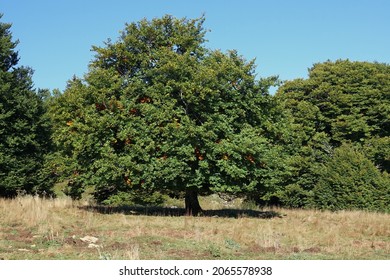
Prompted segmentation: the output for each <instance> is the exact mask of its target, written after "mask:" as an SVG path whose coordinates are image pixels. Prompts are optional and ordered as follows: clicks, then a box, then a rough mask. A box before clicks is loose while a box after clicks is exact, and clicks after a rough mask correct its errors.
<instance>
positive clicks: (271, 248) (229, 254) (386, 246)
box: [0, 197, 390, 259]
mask: <svg viewBox="0 0 390 280" xmlns="http://www.w3.org/2000/svg"><path fill="white" fill-rule="evenodd" d="M201 203H202V205H203V207H204V208H205V209H211V210H216V211H214V212H209V213H211V214H209V215H206V216H203V217H185V216H180V215H168V214H167V213H168V212H164V211H162V212H161V215H160V214H159V213H158V212H150V211H149V212H148V211H147V209H143V210H142V211H144V212H142V211H140V210H139V209H127V210H126V211H125V210H123V211H121V209H115V211H105V212H104V211H100V210H99V208H94V207H87V205H86V204H83V203H81V202H78V203H76V202H73V201H71V200H70V199H68V198H66V197H62V198H58V199H52V200H48V199H41V198H38V197H20V198H17V199H14V200H0V259H390V215H389V214H379V213H368V212H358V211H354V212H347V211H343V212H336V213H332V212H324V211H313V210H286V209H276V210H275V209H273V211H275V212H276V213H277V214H278V215H269V216H266V217H268V218H259V217H264V215H263V214H264V213H274V212H271V211H269V212H264V209H263V210H262V211H263V212H260V211H259V210H258V209H257V211H255V210H253V211H252V212H250V213H252V214H253V213H258V214H259V217H255V216H256V215H246V214H245V213H246V212H240V211H238V210H225V212H223V211H219V210H217V209H221V208H235V209H239V208H240V207H241V201H232V202H231V203H230V204H226V203H223V201H220V200H218V199H216V197H209V198H204V199H202V201H201ZM176 206H177V207H180V202H176ZM111 210H112V209H111ZM118 210H119V211H118ZM232 212H233V213H236V214H237V213H238V214H237V215H236V218H231V217H230V215H224V213H232ZM175 213H179V212H175ZM144 214H148V215H144ZM215 214H217V215H215ZM218 214H219V215H218ZM221 214H222V215H221ZM85 236H93V237H97V238H98V241H97V242H95V243H93V242H84V241H82V240H81V239H80V238H82V237H85Z"/></svg>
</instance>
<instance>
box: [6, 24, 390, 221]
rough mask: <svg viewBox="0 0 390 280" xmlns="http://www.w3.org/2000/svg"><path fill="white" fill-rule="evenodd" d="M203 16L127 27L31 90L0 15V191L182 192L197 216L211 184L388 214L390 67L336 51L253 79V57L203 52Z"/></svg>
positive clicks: (256, 196) (264, 202)
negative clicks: (62, 81) (303, 68)
mask: <svg viewBox="0 0 390 280" xmlns="http://www.w3.org/2000/svg"><path fill="white" fill-rule="evenodd" d="M0 21H1V17H0ZM204 21H205V18H204V17H200V18H198V19H187V18H182V19H178V18H175V17H172V16H164V17H162V18H154V19H152V20H147V19H143V20H141V21H139V22H134V23H129V24H126V25H125V27H124V30H123V31H122V32H121V36H120V37H119V38H118V39H117V40H116V41H111V40H108V41H106V42H105V43H104V46H93V47H92V50H93V52H94V59H93V60H92V61H91V62H90V64H89V68H88V69H89V70H88V73H86V74H85V75H84V76H83V77H70V79H69V81H68V83H67V87H66V89H65V90H64V91H60V90H53V91H49V90H47V89H35V88H34V84H33V79H32V75H33V70H32V68H30V67H27V66H20V65H19V63H18V61H19V55H18V52H17V50H16V48H17V45H18V40H15V39H14V38H13V37H12V30H11V28H12V25H11V24H10V23H3V22H0V197H4V198H14V197H17V196H20V195H25V194H31V195H39V196H42V197H55V196H56V186H58V185H59V184H61V185H62V186H63V189H62V191H63V192H64V193H65V194H66V195H68V196H70V197H71V198H72V199H80V198H82V197H83V196H84V195H85V194H86V193H88V194H89V195H91V196H92V197H93V198H94V201H95V202H96V203H97V204H99V205H113V206H118V205H119V206H120V205H159V204H161V203H162V202H163V201H164V199H166V198H167V197H175V198H180V199H183V200H184V201H185V208H186V213H187V215H195V216H196V215H198V214H200V213H201V212H202V207H201V205H200V203H199V200H198V197H199V196H204V195H210V194H213V193H217V194H219V195H220V196H221V197H227V198H228V199H230V198H232V197H241V198H243V199H245V200H246V201H251V202H253V203H256V205H259V206H280V207H286V208H308V209H324V210H332V211H337V210H344V209H347V210H368V211H378V212H390V175H389V172H390V65H389V64H386V63H380V62H365V61H350V60H345V59H343V60H342V59H340V60H336V61H324V62H320V63H315V64H313V65H312V66H310V68H309V69H308V77H307V78H305V79H303V78H297V79H294V80H289V81H282V80H280V79H279V78H278V77H277V76H273V77H265V78H257V75H256V72H255V69H256V64H255V60H249V59H246V58H245V57H243V56H242V55H240V54H239V51H237V50H231V51H227V52H222V51H220V50H212V49H209V48H207V46H206V40H205V34H206V29H205V27H204ZM31 67H33V65H31ZM271 87H277V91H276V93H275V94H271V93H270V88H271Z"/></svg>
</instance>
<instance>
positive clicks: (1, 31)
mask: <svg viewBox="0 0 390 280" xmlns="http://www.w3.org/2000/svg"><path fill="white" fill-rule="evenodd" d="M0 18H1V16H0ZM10 27H11V25H10V24H5V23H0V196H6V197H13V196H15V195H17V194H18V193H32V194H35V193H38V194H44V193H46V194H49V193H50V187H51V185H52V183H53V181H52V180H51V179H50V178H49V177H50V173H49V172H47V171H46V170H47V169H46V168H45V166H44V162H45V155H46V153H47V152H48V150H49V147H50V143H49V123H48V119H47V118H46V117H45V106H44V103H43V100H42V98H43V94H38V93H37V92H36V91H35V90H33V84H32V80H31V75H32V70H31V69H30V68H26V67H17V66H16V65H17V63H18V60H19V58H18V53H17V52H16V51H15V47H16V46H17V41H12V35H11V32H10ZM41 93H43V92H41Z"/></svg>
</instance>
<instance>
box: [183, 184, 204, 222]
mask: <svg viewBox="0 0 390 280" xmlns="http://www.w3.org/2000/svg"><path fill="white" fill-rule="evenodd" d="M185 206H186V215H187V216H198V214H199V213H200V212H202V208H201V207H200V204H199V200H198V190H196V189H195V190H194V189H187V190H186V196H185Z"/></svg>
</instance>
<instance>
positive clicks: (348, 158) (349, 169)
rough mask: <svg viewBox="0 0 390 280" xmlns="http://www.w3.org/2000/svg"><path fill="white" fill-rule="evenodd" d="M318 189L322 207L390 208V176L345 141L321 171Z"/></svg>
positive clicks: (317, 200) (316, 199) (317, 203)
mask: <svg viewBox="0 0 390 280" xmlns="http://www.w3.org/2000/svg"><path fill="white" fill-rule="evenodd" d="M319 174H320V177H319V181H318V183H317V185H316V186H315V188H314V203H315V206H316V207H318V208H321V209H329V210H341V209H366V210H376V211H386V212H388V211H390V178H389V176H388V174H387V173H381V172H380V171H379V169H378V168H377V167H375V165H374V164H373V163H372V162H371V161H370V160H369V159H368V158H367V157H366V156H365V155H364V154H362V153H361V152H359V151H358V150H357V149H356V148H354V147H353V146H352V145H351V144H343V145H341V146H340V147H339V148H336V149H335V150H334V153H333V155H332V156H331V158H330V159H329V161H327V162H326V163H325V164H323V166H322V169H320V170H319Z"/></svg>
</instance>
